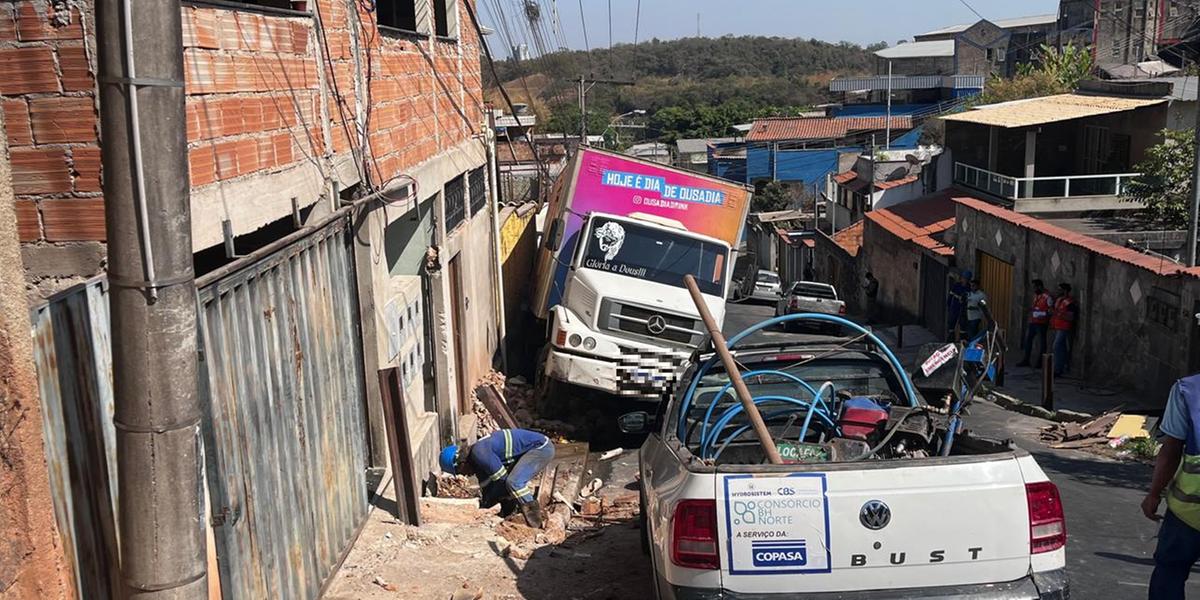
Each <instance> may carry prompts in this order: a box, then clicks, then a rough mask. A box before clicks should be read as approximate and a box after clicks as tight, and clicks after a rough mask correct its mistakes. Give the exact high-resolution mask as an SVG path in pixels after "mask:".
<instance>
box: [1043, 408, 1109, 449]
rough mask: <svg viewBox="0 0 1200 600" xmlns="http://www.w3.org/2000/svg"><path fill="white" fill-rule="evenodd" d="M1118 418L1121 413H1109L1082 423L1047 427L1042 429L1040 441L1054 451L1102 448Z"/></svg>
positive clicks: (1055, 424) (1057, 424) (1058, 424)
mask: <svg viewBox="0 0 1200 600" xmlns="http://www.w3.org/2000/svg"><path fill="white" fill-rule="evenodd" d="M1120 418H1121V413H1119V412H1112V411H1110V412H1106V413H1104V414H1102V415H1100V416H1098V417H1096V418H1094V419H1092V420H1090V421H1087V422H1084V423H1054V424H1052V425H1047V426H1045V427H1043V428H1042V433H1041V437H1042V441H1043V442H1046V443H1047V444H1050V447H1051V448H1055V449H1063V448H1075V449H1079V448H1089V447H1092V446H1103V445H1105V444H1107V443H1108V440H1109V433H1110V431H1111V430H1112V429H1113V426H1114V425H1116V424H1117V420H1118V419H1120Z"/></svg>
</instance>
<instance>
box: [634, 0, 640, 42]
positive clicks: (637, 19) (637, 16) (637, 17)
mask: <svg viewBox="0 0 1200 600" xmlns="http://www.w3.org/2000/svg"><path fill="white" fill-rule="evenodd" d="M633 15H634V16H633V43H634V45H636V44H637V43H638V28H639V27H640V26H641V24H642V0H637V11H636V12H634V13H633Z"/></svg>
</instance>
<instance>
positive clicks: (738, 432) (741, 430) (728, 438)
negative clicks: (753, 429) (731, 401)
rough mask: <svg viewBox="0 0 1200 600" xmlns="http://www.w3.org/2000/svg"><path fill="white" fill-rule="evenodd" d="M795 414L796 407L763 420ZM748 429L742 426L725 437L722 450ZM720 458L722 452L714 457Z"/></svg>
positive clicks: (765, 417) (765, 416)
mask: <svg viewBox="0 0 1200 600" xmlns="http://www.w3.org/2000/svg"><path fill="white" fill-rule="evenodd" d="M794 412H796V408H794V407H793V408H785V409H782V410H777V411H774V412H769V413H767V414H765V415H763V419H774V418H775V417H779V416H782V415H786V414H788V413H794ZM809 414H812V411H809ZM747 429H750V426H749V425H742V426H741V427H738V428H737V430H735V431H734V432H733V433H731V434H730V435H728V436H726V437H725V443H724V444H722V446H721V448H722V449H724V447H725V446H727V445H729V442H732V441H733V440H736V439H737V438H738V436H739V435H742V434H743V433H745V432H746V430H747ZM800 440H801V441H803V440H804V438H800ZM720 457H721V452H720V450H718V451H717V453H716V455H714V456H713V460H716V459H718V458H720Z"/></svg>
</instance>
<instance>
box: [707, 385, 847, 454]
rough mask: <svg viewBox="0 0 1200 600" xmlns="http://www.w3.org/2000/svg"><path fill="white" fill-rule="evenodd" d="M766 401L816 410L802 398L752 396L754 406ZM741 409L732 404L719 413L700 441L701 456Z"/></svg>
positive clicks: (831, 421)
mask: <svg viewBox="0 0 1200 600" xmlns="http://www.w3.org/2000/svg"><path fill="white" fill-rule="evenodd" d="M768 401H776V402H786V403H788V404H795V405H797V406H801V407H804V408H807V409H808V410H809V411H810V412H816V411H814V410H813V408H812V404H811V403H807V402H805V401H803V400H799V399H796V398H791V397H788V396H758V397H756V398H754V404H755V405H756V406H757V405H759V404H762V403H763V402H768ZM742 410H743V409H742V405H741V404H734V405H733V406H730V407H729V408H728V409H727V410H726V411H725V413H724V414H722V415H721V417H720V418H719V419H717V423H716V425H714V426H713V433H712V436H711V437H709V438H708V439H705V440H701V442H700V451H701V452H700V456H701V458H708V452H706V450H708V449H711V447H712V444H713V442H715V441H716V439H717V437H718V436H719V435H720V432H721V430H722V429H724V428H725V426H726V425H728V424H729V421H731V420H733V418H734V417H735V416H737V414H738V413H739V412H741V411H742ZM820 415H821V418H822V419H824V420H825V422H826V423H828V424H829V426H830V427H837V424H836V423H834V422H833V419H832V418H830V417H829V416H828V415H826V414H825V413H823V412H822V413H820Z"/></svg>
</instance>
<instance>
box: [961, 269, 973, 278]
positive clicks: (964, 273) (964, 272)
mask: <svg viewBox="0 0 1200 600" xmlns="http://www.w3.org/2000/svg"><path fill="white" fill-rule="evenodd" d="M972 275H973V273H971V272H970V271H963V272H962V276H963V279H970V278H971V276H972Z"/></svg>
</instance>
